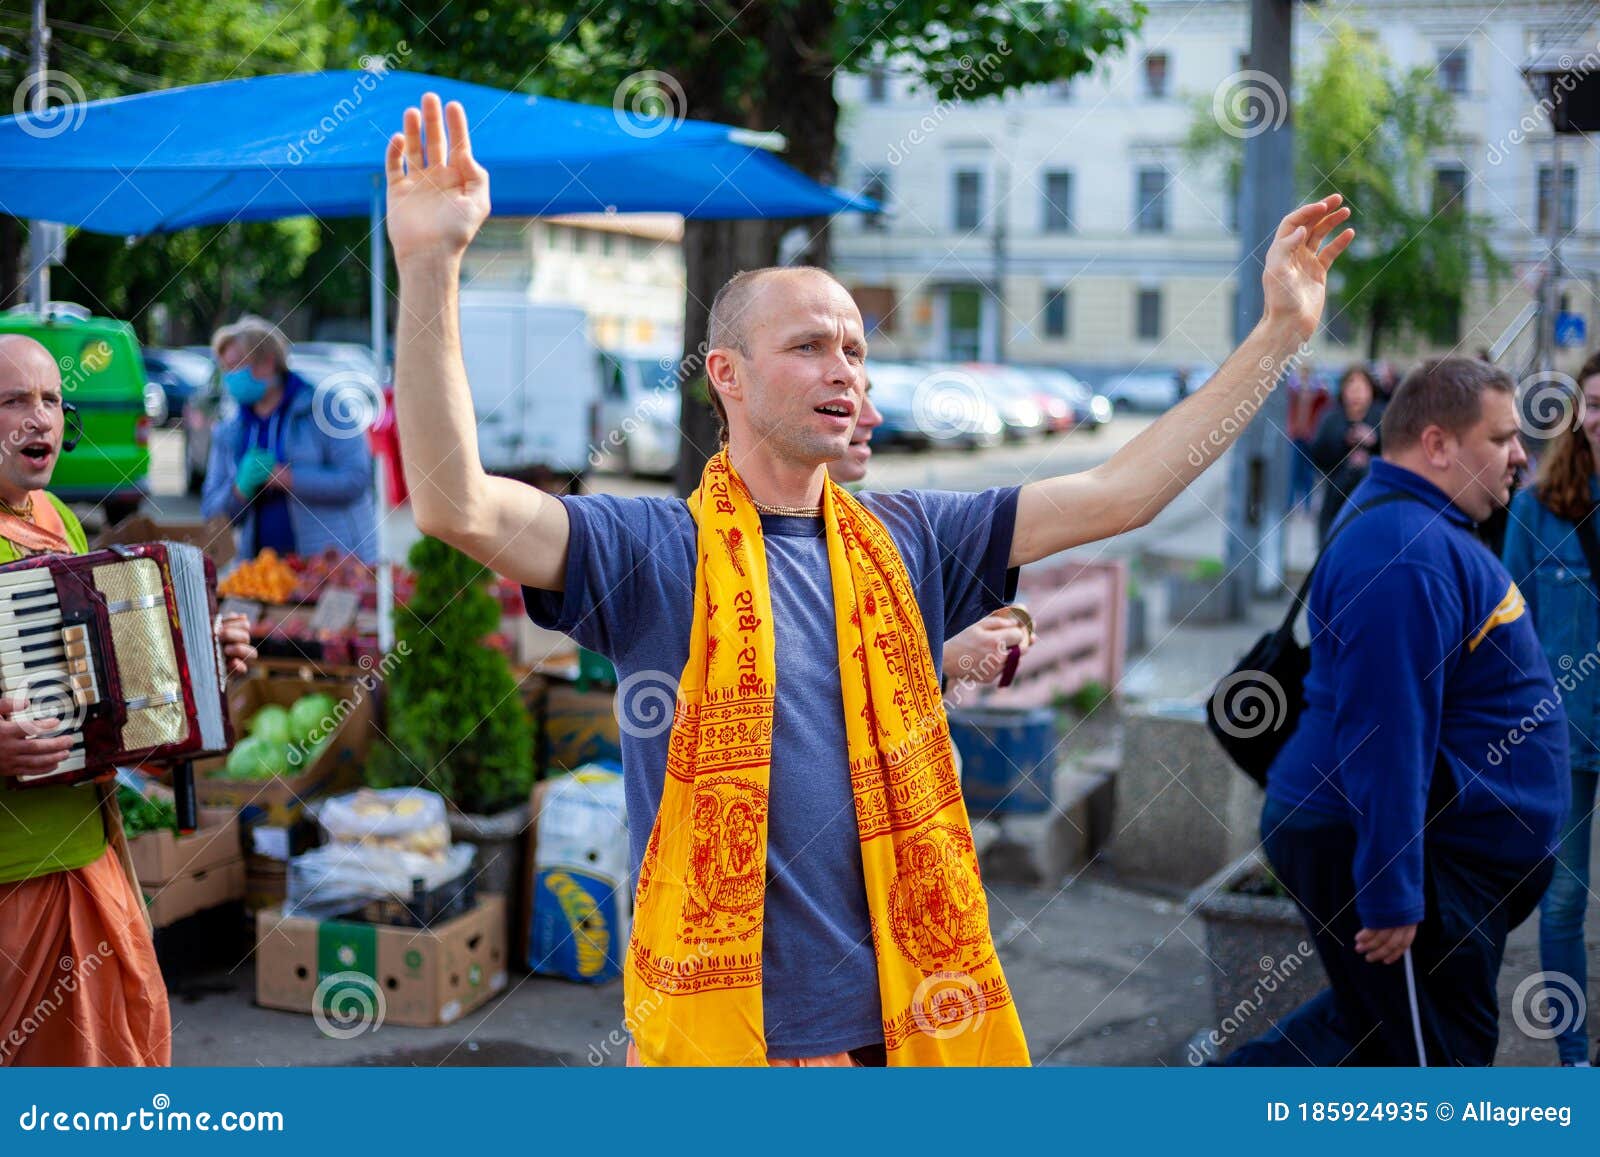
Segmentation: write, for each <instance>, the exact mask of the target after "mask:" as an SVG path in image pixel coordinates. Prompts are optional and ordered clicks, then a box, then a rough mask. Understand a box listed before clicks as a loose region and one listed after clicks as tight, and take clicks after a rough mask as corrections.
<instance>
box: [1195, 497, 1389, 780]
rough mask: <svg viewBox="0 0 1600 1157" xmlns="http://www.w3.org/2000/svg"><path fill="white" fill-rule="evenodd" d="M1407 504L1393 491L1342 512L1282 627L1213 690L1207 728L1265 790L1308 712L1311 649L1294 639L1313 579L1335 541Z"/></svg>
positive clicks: (1260, 642) (1264, 638)
mask: <svg viewBox="0 0 1600 1157" xmlns="http://www.w3.org/2000/svg"><path fill="white" fill-rule="evenodd" d="M1407 499H1410V500H1412V501H1418V500H1417V499H1416V498H1414V497H1413V496H1412V495H1410V494H1407V493H1405V492H1403V491H1399V490H1392V491H1390V492H1389V493H1387V494H1380V495H1379V496H1378V497H1377V498H1374V499H1373V500H1372V501H1371V502H1369V503H1367V505H1366V506H1363V507H1361V508H1359V509H1357V508H1354V507H1351V508H1350V510H1349V513H1348V516H1347V517H1346V516H1344V515H1345V512H1343V511H1341V512H1340V513H1341V521H1340V522H1339V523H1338V524H1337V525H1336V526H1335V527H1334V528H1333V531H1332V533H1330V534H1329V535H1328V541H1327V542H1326V543H1325V544H1324V545H1323V548H1322V552H1321V553H1320V554H1318V555H1317V561H1316V562H1314V563H1312V564H1311V570H1310V571H1309V572H1307V574H1306V577H1305V581H1303V582H1302V583H1301V584H1300V589H1299V590H1298V591H1296V592H1295V596H1294V601H1293V602H1292V603H1290V604H1289V611H1288V613H1287V614H1286V615H1284V617H1283V622H1282V623H1281V624H1279V626H1278V628H1277V629H1276V630H1272V631H1268V632H1266V634H1264V635H1262V636H1261V637H1260V638H1259V639H1257V640H1256V645H1255V646H1253V647H1251V648H1250V651H1249V653H1248V654H1246V655H1245V657H1244V658H1243V659H1240V660H1239V662H1238V663H1237V664H1236V665H1235V666H1234V668H1233V670H1232V671H1230V672H1228V674H1227V675H1225V676H1224V677H1223V678H1222V679H1221V680H1220V681H1219V682H1218V683H1217V685H1216V687H1215V688H1213V689H1212V692H1211V698H1210V699H1208V700H1207V701H1206V727H1207V729H1209V730H1210V732H1211V734H1212V735H1214V736H1216V738H1217V742H1218V743H1219V744H1221V745H1222V750H1224V751H1226V752H1227V753H1228V757H1229V758H1230V759H1232V760H1233V762H1234V763H1236V764H1238V765H1239V770H1240V771H1242V772H1244V773H1245V774H1246V775H1248V776H1249V777H1250V778H1251V779H1253V780H1255V781H1256V782H1257V783H1258V784H1260V785H1261V786H1262V787H1265V786H1266V785H1267V769H1268V768H1269V767H1271V766H1272V761H1273V760H1274V759H1276V758H1277V757H1278V752H1279V751H1281V750H1282V749H1283V745H1284V744H1285V743H1287V742H1288V741H1289V736H1291V735H1293V734H1294V729H1295V728H1296V727H1297V726H1299V723H1300V712H1301V711H1302V710H1303V709H1304V707H1305V682H1306V675H1307V673H1308V672H1309V671H1310V670H1311V648H1310V647H1303V646H1301V645H1300V643H1299V642H1297V641H1296V640H1295V637H1294V624H1295V621H1296V620H1297V619H1298V618H1299V617H1300V611H1301V608H1303V607H1304V606H1305V603H1306V596H1307V595H1309V594H1310V593H1311V579H1312V576H1313V575H1315V574H1316V573H1317V566H1318V564H1320V563H1321V561H1322V558H1323V556H1324V555H1326V554H1327V551H1328V547H1330V546H1332V545H1333V540H1334V539H1335V538H1337V537H1338V536H1339V534H1340V533H1342V532H1343V531H1344V529H1345V527H1347V526H1349V525H1350V524H1351V523H1352V522H1354V521H1355V520H1356V519H1357V518H1358V517H1360V516H1361V515H1362V514H1365V513H1366V512H1367V511H1369V510H1376V509H1377V508H1378V507H1380V506H1385V505H1387V504H1388V503H1391V502H1400V501H1404V500H1407Z"/></svg>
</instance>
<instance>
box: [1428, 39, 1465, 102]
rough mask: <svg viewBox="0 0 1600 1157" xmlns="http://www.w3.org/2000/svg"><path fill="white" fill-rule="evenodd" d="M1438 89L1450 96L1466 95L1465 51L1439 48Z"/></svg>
mask: <svg viewBox="0 0 1600 1157" xmlns="http://www.w3.org/2000/svg"><path fill="white" fill-rule="evenodd" d="M1435 75H1436V76H1437V77H1438V78H1439V87H1440V88H1442V89H1444V91H1445V92H1448V93H1449V94H1450V95H1451V96H1466V95H1467V50H1466V49H1465V48H1441V49H1440V50H1439V69H1438V72H1436V73H1435Z"/></svg>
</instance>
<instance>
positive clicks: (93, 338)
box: [0, 303, 150, 524]
mask: <svg viewBox="0 0 1600 1157" xmlns="http://www.w3.org/2000/svg"><path fill="white" fill-rule="evenodd" d="M52 308H54V306H53V303H52ZM0 333H20V334H26V335H27V336H28V337H31V338H34V339H36V340H37V341H38V342H39V343H40V344H42V345H43V346H44V347H45V348H46V349H47V350H49V351H50V352H51V353H52V354H54V355H55V358H56V362H57V363H58V364H59V365H60V366H61V387H62V389H61V397H62V400H63V401H66V402H71V403H72V404H73V405H75V406H77V407H78V416H79V418H81V419H82V421H83V437H82V439H80V440H79V442H78V447H77V449H75V450H73V451H72V452H71V453H70V454H62V455H61V456H60V457H59V458H57V459H56V469H55V473H54V474H53V475H52V476H51V479H50V490H51V492H52V493H53V494H55V495H56V496H58V497H59V498H61V499H62V500H63V501H66V502H76V503H95V504H102V505H104V507H105V514H106V522H107V524H110V523H114V522H119V521H121V520H122V519H123V518H125V517H126V516H128V515H129V514H132V513H133V512H134V510H136V509H137V508H138V506H139V503H140V502H141V501H142V500H143V499H144V496H145V494H146V493H147V492H148V489H149V481H150V418H149V416H148V415H147V413H146V410H145V376H144V359H143V358H142V357H141V356H140V354H139V342H138V339H137V338H135V337H134V334H133V327H132V326H131V325H129V324H128V323H127V322H125V321H115V320H113V319H111V318H107V317H89V316H80V315H78V314H76V313H75V312H69V311H66V310H62V311H60V312H52V313H50V314H49V315H48V316H46V317H43V318H41V317H40V316H39V315H38V314H37V313H35V312H33V311H32V310H31V309H29V308H22V309H14V310H10V311H8V312H5V313H0ZM69 433H70V426H69Z"/></svg>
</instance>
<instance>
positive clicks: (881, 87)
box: [867, 64, 889, 104]
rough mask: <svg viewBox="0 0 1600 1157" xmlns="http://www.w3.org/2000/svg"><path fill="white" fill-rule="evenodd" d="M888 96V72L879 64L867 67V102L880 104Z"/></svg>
mask: <svg viewBox="0 0 1600 1157" xmlns="http://www.w3.org/2000/svg"><path fill="white" fill-rule="evenodd" d="M888 97H889V72H888V70H887V69H886V68H884V67H883V65H881V64H874V65H873V66H872V67H871V68H869V69H867V103H868V104H882V103H883V102H884V101H885V100H887V99H888Z"/></svg>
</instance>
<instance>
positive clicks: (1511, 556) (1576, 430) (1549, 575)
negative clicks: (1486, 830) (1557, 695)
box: [1503, 353, 1600, 1066]
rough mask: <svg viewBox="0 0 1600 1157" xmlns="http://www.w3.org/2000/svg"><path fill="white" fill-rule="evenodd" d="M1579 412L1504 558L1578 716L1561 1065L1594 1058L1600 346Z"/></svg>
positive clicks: (1549, 459) (1565, 836)
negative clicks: (1591, 927) (1587, 919)
mask: <svg viewBox="0 0 1600 1157" xmlns="http://www.w3.org/2000/svg"><path fill="white" fill-rule="evenodd" d="M1578 385H1579V388H1580V389H1582V391H1583V406H1582V409H1581V411H1580V413H1581V415H1582V418H1581V420H1580V421H1575V422H1574V423H1573V425H1572V428H1571V429H1570V430H1568V431H1565V432H1563V433H1562V434H1561V435H1560V437H1558V438H1557V439H1556V440H1555V441H1554V442H1553V443H1551V444H1550V447H1549V450H1548V452H1547V453H1546V454H1545V457H1544V460H1543V461H1542V462H1541V463H1540V466H1539V475H1538V480H1537V481H1536V482H1535V483H1534V485H1533V486H1532V487H1530V488H1529V489H1527V490H1524V491H1523V492H1522V493H1521V494H1518V495H1517V496H1516V498H1515V499H1513V500H1512V503H1511V517H1510V518H1509V519H1508V520H1507V527H1506V538H1505V550H1504V556H1503V557H1504V561H1505V565H1506V569H1507V570H1508V571H1510V572H1511V577H1512V578H1514V579H1516V581H1517V586H1518V587H1519V588H1520V589H1521V591H1522V595H1523V598H1525V599H1526V600H1527V603H1528V611H1529V613H1530V614H1531V615H1532V616H1533V625H1534V626H1535V627H1536V628H1537V629H1538V632H1539V641H1540V642H1541V643H1542V644H1543V645H1544V653H1545V656H1546V658H1548V659H1549V661H1550V663H1551V665H1552V667H1553V668H1556V669H1559V670H1560V672H1561V674H1560V676H1559V679H1558V682H1559V685H1560V689H1561V702H1562V706H1563V707H1565V708H1566V712H1567V721H1568V723H1569V724H1570V725H1571V729H1570V731H1569V740H1570V747H1571V783H1572V806H1571V809H1570V810H1569V811H1568V813H1567V816H1566V819H1565V820H1564V821H1563V822H1562V824H1561V847H1560V849H1559V851H1558V852H1557V854H1556V869H1555V875H1554V877H1553V878H1552V879H1551V881H1550V887H1549V889H1548V890H1547V891H1546V892H1545V894H1544V899H1543V900H1542V901H1541V903H1540V906H1539V967H1540V969H1541V970H1542V971H1544V972H1546V973H1549V974H1550V976H1551V979H1550V982H1549V987H1551V988H1553V989H1557V990H1565V991H1558V992H1557V993H1555V994H1553V995H1555V996H1556V999H1555V1000H1553V1001H1552V1005H1551V1007H1552V1008H1555V1009H1558V1010H1559V1009H1562V1008H1566V1009H1574V1010H1575V1012H1574V1014H1573V1015H1570V1016H1566V1017H1565V1019H1564V1020H1563V1021H1562V1022H1561V1024H1560V1025H1554V1024H1553V1025H1551V1028H1552V1029H1554V1028H1557V1027H1560V1028H1561V1029H1562V1031H1561V1032H1560V1033H1559V1034H1558V1035H1557V1036H1556V1038H1555V1041H1556V1054H1557V1057H1558V1059H1559V1060H1560V1062H1561V1063H1562V1064H1563V1065H1574V1066H1577V1065H1588V1063H1589V1032H1588V1025H1587V1023H1586V1019H1587V1018H1586V1017H1585V1015H1584V1011H1585V1000H1584V996H1585V994H1586V993H1587V991H1588V974H1589V970H1588V951H1587V949H1586V948H1585V947H1584V938H1583V922H1584V916H1585V914H1586V913H1587V911H1588V907H1589V895H1590V891H1589V849H1590V839H1591V835H1592V833H1593V830H1594V805H1595V786H1596V783H1597V782H1600V678H1595V677H1593V676H1594V675H1595V674H1600V672H1597V671H1596V667H1597V666H1600V539H1597V537H1596V533H1597V529H1600V528H1597V527H1596V525H1595V507H1596V503H1597V502H1600V478H1597V476H1596V475H1597V471H1596V463H1597V462H1600V353H1597V354H1594V355H1592V356H1591V357H1590V358H1589V360H1588V361H1587V362H1585V363H1584V365H1583V368H1582V369H1581V370H1579V371H1578Z"/></svg>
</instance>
